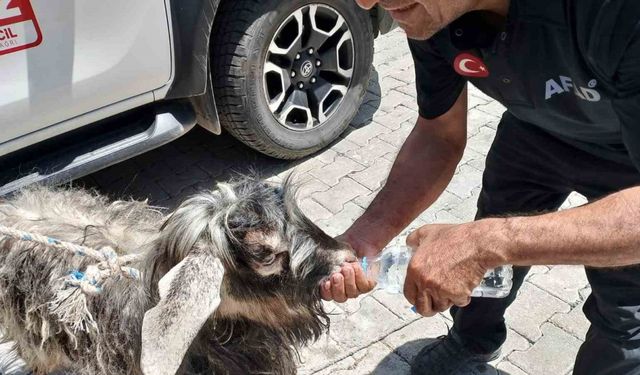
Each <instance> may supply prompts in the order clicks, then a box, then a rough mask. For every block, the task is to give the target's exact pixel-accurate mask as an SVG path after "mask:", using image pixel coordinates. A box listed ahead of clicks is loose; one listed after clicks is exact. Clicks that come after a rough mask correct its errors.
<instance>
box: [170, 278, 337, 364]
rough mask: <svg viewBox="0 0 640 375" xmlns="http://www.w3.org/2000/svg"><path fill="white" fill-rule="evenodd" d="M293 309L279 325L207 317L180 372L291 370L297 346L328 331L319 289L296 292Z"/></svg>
mask: <svg viewBox="0 0 640 375" xmlns="http://www.w3.org/2000/svg"><path fill="white" fill-rule="evenodd" d="M294 298H296V301H297V304H296V308H298V309H304V310H306V311H304V312H302V311H301V312H300V313H299V314H296V316H297V318H295V319H290V320H288V323H287V324H283V325H281V326H278V327H273V326H272V325H267V324H261V323H259V322H256V321H253V320H248V319H245V318H239V319H231V318H216V319H210V320H209V321H208V322H207V323H206V324H205V326H204V327H203V328H202V329H201V331H200V332H199V334H198V337H196V339H195V340H194V343H193V344H192V346H191V348H190V349H189V354H188V357H187V358H186V359H185V361H184V362H183V366H182V369H181V371H179V372H180V373H184V374H205V373H216V374H217V373H221V374H258V373H260V374H261V373H269V374H276V375H285V374H286V375H289V374H295V373H296V368H297V366H296V361H295V359H296V358H299V355H298V349H299V348H301V347H302V346H304V345H306V344H308V343H310V342H313V341H316V340H318V339H319V338H320V336H321V335H322V334H323V333H324V332H327V331H328V330H329V317H328V315H327V313H326V312H325V310H324V308H323V304H322V301H321V299H320V292H319V289H318V288H314V290H313V291H307V292H303V291H300V293H299V294H297V295H296V296H295V297H294Z"/></svg>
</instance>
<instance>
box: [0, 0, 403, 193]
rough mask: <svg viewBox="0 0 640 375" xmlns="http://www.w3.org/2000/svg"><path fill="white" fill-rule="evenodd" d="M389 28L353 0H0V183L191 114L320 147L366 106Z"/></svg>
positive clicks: (62, 169)
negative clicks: (376, 52)
mask: <svg viewBox="0 0 640 375" xmlns="http://www.w3.org/2000/svg"><path fill="white" fill-rule="evenodd" d="M392 27H393V24H392V21H391V19H390V17H389V16H388V15H387V14H386V13H385V12H384V11H382V10H381V9H380V8H376V9H373V10H372V11H365V10H362V9H360V8H358V6H357V5H356V4H355V1H354V0H287V1H281V0H135V1H131V0H110V1H103V0H56V1H51V0H0V195H3V194H7V193H9V192H11V191H13V190H15V189H17V188H19V187H21V186H24V185H26V184H29V183H33V182H40V181H44V180H47V181H48V182H51V183H56V182H61V181H66V180H69V179H72V178H76V177H79V176H82V175H85V174H87V173H90V172H93V171H95V170H98V169H101V168H104V167H107V166H109V165H111V164H114V163H117V162H119V161H122V160H124V159H126V158H129V157H132V156H135V155H137V154H140V153H142V152H145V151H147V150H149V149H152V148H155V147H158V146H160V145H162V144H164V143H166V142H169V141H171V140H173V139H175V138H177V137H179V136H181V135H182V134H184V133H185V132H187V131H188V130H189V129H190V128H192V127H193V126H195V124H198V125H200V126H203V127H205V128H206V129H208V130H210V131H211V132H213V133H216V134H219V133H220V132H221V130H222V129H223V128H224V129H225V130H227V131H228V132H229V133H231V134H232V135H234V136H235V137H237V138H238V139H240V140H241V141H242V142H244V143H246V144H247V145H249V146H251V147H253V148H255V149H257V150H259V151H260V152H263V153H265V154H268V155H271V156H274V157H278V158H286V159H295V158H300V157H303V156H305V155H308V154H310V153H313V152H315V151H317V150H319V149H320V148H322V147H324V146H325V145H327V144H328V143H330V142H331V141H332V140H334V139H335V138H336V137H337V136H338V135H340V133H342V132H343V131H344V129H345V128H346V126H347V125H348V123H349V122H350V120H351V119H352V118H353V116H354V115H355V114H356V112H357V110H358V107H359V106H360V104H361V101H362V98H363V95H364V93H365V92H366V88H367V84H368V80H369V75H370V74H369V73H370V69H371V62H372V57H373V38H374V36H375V35H377V34H379V33H385V32H388V31H389V30H390V29H391V28H392Z"/></svg>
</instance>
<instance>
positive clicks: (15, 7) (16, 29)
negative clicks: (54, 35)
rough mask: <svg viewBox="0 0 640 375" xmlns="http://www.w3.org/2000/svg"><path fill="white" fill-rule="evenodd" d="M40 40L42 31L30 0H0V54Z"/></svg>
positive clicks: (31, 46) (15, 50)
mask: <svg viewBox="0 0 640 375" xmlns="http://www.w3.org/2000/svg"><path fill="white" fill-rule="evenodd" d="M41 42H42V32H41V31H40V26H39V25H38V20H37V19H36V15H35V13H34V11H33V7H32V6H31V2H30V0H0V56H2V55H6V54H8V53H13V52H17V51H22V50H25V49H27V48H33V47H35V46H37V45H39V44H40V43H41Z"/></svg>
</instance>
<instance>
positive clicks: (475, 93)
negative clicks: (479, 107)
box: [467, 84, 495, 103]
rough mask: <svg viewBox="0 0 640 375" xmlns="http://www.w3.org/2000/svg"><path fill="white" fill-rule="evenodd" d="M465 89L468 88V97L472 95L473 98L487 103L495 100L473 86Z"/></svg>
mask: <svg viewBox="0 0 640 375" xmlns="http://www.w3.org/2000/svg"><path fill="white" fill-rule="evenodd" d="M467 87H468V88H469V94H470V95H473V96H476V97H478V98H480V99H483V100H484V101H486V102H487V103H488V102H492V101H495V99H493V98H492V97H490V96H488V95H487V94H485V93H483V92H482V91H480V89H479V88H477V87H475V86H474V85H473V84H469V85H468V86H467Z"/></svg>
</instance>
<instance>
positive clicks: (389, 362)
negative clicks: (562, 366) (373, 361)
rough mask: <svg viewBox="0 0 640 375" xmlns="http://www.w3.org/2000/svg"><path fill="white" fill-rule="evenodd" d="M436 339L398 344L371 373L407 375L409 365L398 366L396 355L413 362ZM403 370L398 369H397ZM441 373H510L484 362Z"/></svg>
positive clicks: (477, 374)
mask: <svg viewBox="0 0 640 375" xmlns="http://www.w3.org/2000/svg"><path fill="white" fill-rule="evenodd" d="M434 341H436V339H434V338H427V339H420V340H413V341H409V342H407V343H405V344H403V345H400V346H398V347H397V348H396V349H395V350H394V351H393V352H391V353H389V354H388V355H387V356H386V357H384V358H383V359H381V360H380V363H379V364H378V366H376V368H375V370H374V371H373V372H372V374H376V375H383V374H384V375H386V374H394V375H409V374H410V371H409V367H408V366H406V365H403V366H398V364H397V362H398V357H400V358H402V360H403V361H404V362H405V363H411V362H413V359H414V358H415V356H416V355H417V354H418V353H419V352H420V350H422V348H424V347H425V346H427V345H429V344H431V343H433V342H434ZM401 368H402V369H404V370H399V369H401ZM442 375H510V373H508V372H505V371H502V370H498V369H496V368H495V367H494V366H492V365H490V364H485V363H477V364H473V365H469V366H465V367H464V368H463V369H460V370H459V371H457V372H456V373H455V374H442Z"/></svg>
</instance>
